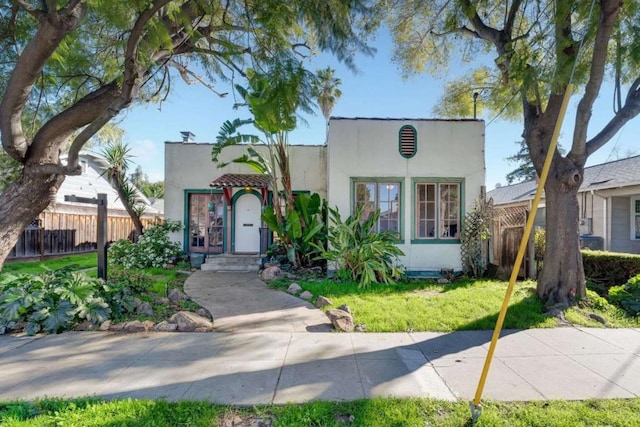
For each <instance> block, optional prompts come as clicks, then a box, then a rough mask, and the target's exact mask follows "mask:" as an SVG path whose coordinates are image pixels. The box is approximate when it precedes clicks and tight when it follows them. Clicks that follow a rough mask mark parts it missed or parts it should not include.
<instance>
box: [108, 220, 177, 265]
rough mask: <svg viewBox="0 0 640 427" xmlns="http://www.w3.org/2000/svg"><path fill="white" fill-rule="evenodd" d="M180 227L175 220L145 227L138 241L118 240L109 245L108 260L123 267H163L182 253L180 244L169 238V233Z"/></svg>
mask: <svg viewBox="0 0 640 427" xmlns="http://www.w3.org/2000/svg"><path fill="white" fill-rule="evenodd" d="M181 229H182V224H180V222H177V221H165V222H163V223H162V224H160V225H156V226H153V227H151V228H149V229H147V230H146V231H145V232H144V234H143V235H142V236H140V238H139V239H138V243H131V241H129V240H118V241H117V242H115V243H114V244H112V245H111V246H110V247H109V260H110V262H112V263H113V264H115V265H120V266H122V267H124V268H148V267H163V266H164V265H165V264H167V263H168V262H169V261H170V260H171V259H172V258H175V257H177V256H179V255H181V254H182V249H181V248H180V244H179V243H177V242H172V241H170V240H169V233H170V232H175V231H179V230H181Z"/></svg>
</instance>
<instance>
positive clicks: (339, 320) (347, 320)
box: [326, 308, 354, 332]
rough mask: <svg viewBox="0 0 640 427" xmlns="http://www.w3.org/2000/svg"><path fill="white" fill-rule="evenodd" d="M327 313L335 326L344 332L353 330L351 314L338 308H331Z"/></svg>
mask: <svg viewBox="0 0 640 427" xmlns="http://www.w3.org/2000/svg"><path fill="white" fill-rule="evenodd" d="M326 313H327V317H329V320H331V323H332V324H333V327H334V328H336V329H338V330H340V331H343V332H353V330H354V324H353V317H352V316H351V314H349V313H347V312H346V311H344V310H340V309H336V308H334V309H332V310H329V311H327V312H326Z"/></svg>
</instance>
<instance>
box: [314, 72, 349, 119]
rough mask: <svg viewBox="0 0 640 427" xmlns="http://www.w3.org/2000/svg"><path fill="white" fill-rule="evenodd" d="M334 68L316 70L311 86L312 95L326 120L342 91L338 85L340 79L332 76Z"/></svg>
mask: <svg viewBox="0 0 640 427" xmlns="http://www.w3.org/2000/svg"><path fill="white" fill-rule="evenodd" d="M335 71H336V70H334V69H333V68H331V67H327V68H323V69H321V70H318V73H317V74H316V81H315V82H314V85H313V88H312V95H313V97H314V98H315V99H316V102H317V103H318V105H319V106H320V110H322V115H323V116H324V118H325V120H326V122H327V123H328V122H329V117H330V116H331V112H332V111H333V107H334V106H335V105H336V102H337V101H338V99H340V97H341V96H342V91H341V90H340V89H338V87H339V86H340V85H341V84H342V80H340V79H339V78H337V77H335V76H334V73H335Z"/></svg>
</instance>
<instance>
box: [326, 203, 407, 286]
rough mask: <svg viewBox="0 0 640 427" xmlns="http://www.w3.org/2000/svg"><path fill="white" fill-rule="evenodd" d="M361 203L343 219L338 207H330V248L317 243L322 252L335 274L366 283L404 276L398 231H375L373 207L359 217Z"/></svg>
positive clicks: (378, 213)
mask: <svg viewBox="0 0 640 427" xmlns="http://www.w3.org/2000/svg"><path fill="white" fill-rule="evenodd" d="M362 212H363V209H362V206H360V207H358V209H356V212H355V214H353V215H351V216H349V217H348V218H347V219H345V220H344V221H342V218H341V217H340V213H339V212H338V210H337V209H331V208H330V209H329V216H330V218H331V226H330V227H329V233H328V242H329V249H328V250H327V249H324V248H321V247H319V246H316V247H317V249H318V250H319V251H320V253H321V256H322V257H323V258H325V259H326V260H327V261H329V262H332V263H333V264H334V266H335V268H336V276H338V277H340V278H343V279H346V278H348V279H351V280H353V281H356V282H358V283H359V285H360V286H361V287H366V286H369V285H371V284H372V283H376V282H379V283H387V284H390V283H394V281H396V280H399V279H401V278H402V276H403V270H402V268H401V267H400V266H399V264H398V257H399V256H402V255H404V253H403V252H402V250H400V248H398V247H397V246H396V243H398V234H397V233H396V232H393V231H380V232H377V231H375V226H376V224H377V223H378V219H379V218H380V211H379V210H376V211H375V212H374V213H372V214H371V215H370V216H369V218H367V219H364V218H362Z"/></svg>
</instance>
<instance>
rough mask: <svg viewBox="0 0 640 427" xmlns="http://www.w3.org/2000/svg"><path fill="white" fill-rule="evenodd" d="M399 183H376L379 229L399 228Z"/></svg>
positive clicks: (395, 229)
mask: <svg viewBox="0 0 640 427" xmlns="http://www.w3.org/2000/svg"><path fill="white" fill-rule="evenodd" d="M399 197H400V184H399V183H395V182H386V183H379V184H378V209H380V220H379V226H378V229H379V231H387V230H390V231H396V232H398V231H399V230H400V226H399V225H400V216H399V210H400V203H399Z"/></svg>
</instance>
